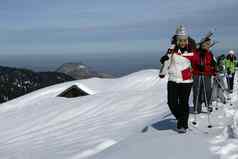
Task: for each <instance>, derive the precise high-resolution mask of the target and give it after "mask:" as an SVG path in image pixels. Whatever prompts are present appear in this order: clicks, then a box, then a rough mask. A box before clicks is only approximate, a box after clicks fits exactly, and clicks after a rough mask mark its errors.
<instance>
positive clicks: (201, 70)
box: [197, 64, 205, 72]
mask: <svg viewBox="0 0 238 159" xmlns="http://www.w3.org/2000/svg"><path fill="white" fill-rule="evenodd" d="M197 67H198V70H199V71H200V72H204V70H205V66H204V65H202V64H198V65H197Z"/></svg>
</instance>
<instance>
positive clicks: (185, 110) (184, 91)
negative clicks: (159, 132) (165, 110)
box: [167, 81, 192, 129]
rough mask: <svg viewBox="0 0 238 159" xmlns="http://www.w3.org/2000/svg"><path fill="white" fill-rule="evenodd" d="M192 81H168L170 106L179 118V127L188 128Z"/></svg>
mask: <svg viewBox="0 0 238 159" xmlns="http://www.w3.org/2000/svg"><path fill="white" fill-rule="evenodd" d="M191 88H192V83H175V82H172V81H169V82H168V85H167V89H168V106H169V109H170V111H171V113H172V114H173V115H174V116H175V118H176V119H177V128H178V129H180V128H185V129H187V128H188V117H189V105H188V102H189V96H190V92H191Z"/></svg>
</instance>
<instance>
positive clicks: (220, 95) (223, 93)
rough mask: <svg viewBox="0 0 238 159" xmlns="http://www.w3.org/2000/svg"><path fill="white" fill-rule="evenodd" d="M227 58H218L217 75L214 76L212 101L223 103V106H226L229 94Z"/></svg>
mask: <svg viewBox="0 0 238 159" xmlns="http://www.w3.org/2000/svg"><path fill="white" fill-rule="evenodd" d="M225 58H226V56H225V55H224V54H222V55H220V56H218V57H217V67H216V70H217V73H216V76H214V81H213V89H212V101H216V102H222V103H223V104H226V99H227V92H228V86H227V79H226V67H225Z"/></svg>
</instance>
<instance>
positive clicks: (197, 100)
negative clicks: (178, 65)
mask: <svg viewBox="0 0 238 159" xmlns="http://www.w3.org/2000/svg"><path fill="white" fill-rule="evenodd" d="M203 79H204V81H203ZM199 80H200V81H199ZM204 87H205V91H204ZM205 93H206V94H205ZM205 95H206V96H205ZM211 96H212V78H211V76H203V75H195V76H194V77H193V105H194V111H195V112H197V113H201V111H202V103H203V102H204V103H205V97H206V99H207V101H206V102H207V104H208V105H210V104H211ZM205 104H206V103H205Z"/></svg>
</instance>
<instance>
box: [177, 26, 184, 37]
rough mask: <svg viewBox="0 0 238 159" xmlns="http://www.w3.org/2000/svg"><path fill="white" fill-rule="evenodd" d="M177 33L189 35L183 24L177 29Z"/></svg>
mask: <svg viewBox="0 0 238 159" xmlns="http://www.w3.org/2000/svg"><path fill="white" fill-rule="evenodd" d="M175 35H181V36H187V32H186V30H185V27H184V26H183V25H179V26H178V27H177V29H176V32H175Z"/></svg>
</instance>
